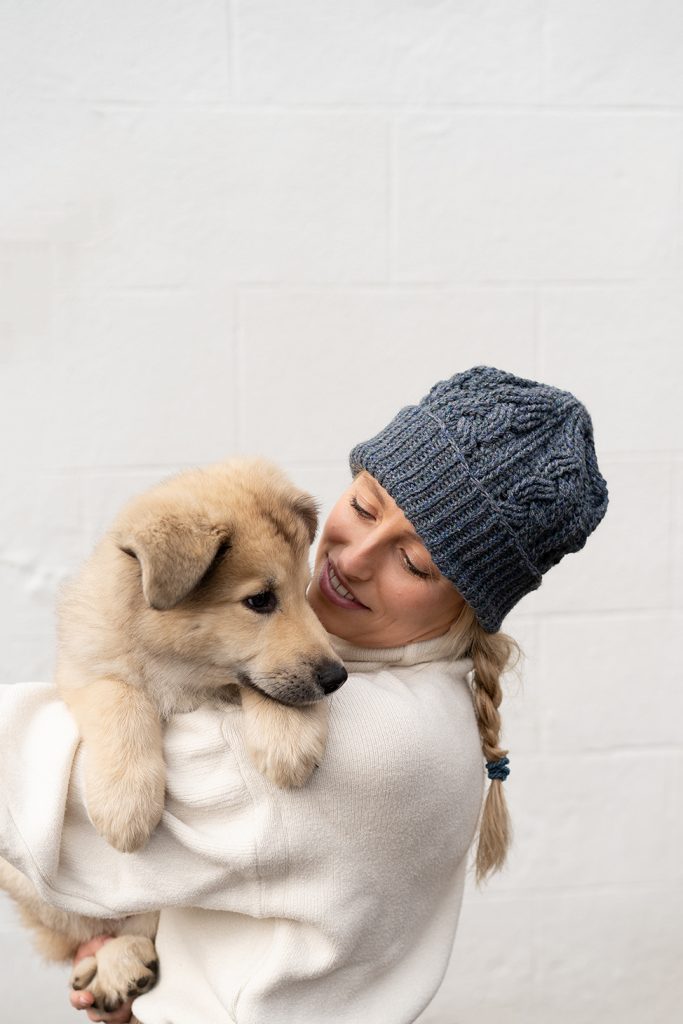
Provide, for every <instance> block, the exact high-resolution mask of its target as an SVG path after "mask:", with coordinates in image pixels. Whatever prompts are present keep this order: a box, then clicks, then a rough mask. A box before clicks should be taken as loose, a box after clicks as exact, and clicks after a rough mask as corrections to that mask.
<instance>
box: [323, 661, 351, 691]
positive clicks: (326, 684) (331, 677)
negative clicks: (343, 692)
mask: <svg viewBox="0 0 683 1024" xmlns="http://www.w3.org/2000/svg"><path fill="white" fill-rule="evenodd" d="M347 678H348V673H347V671H346V669H345V668H344V666H343V665H340V664H339V662H338V661H323V662H322V663H321V664H320V665H319V666H318V671H317V674H316V681H317V683H318V685H319V686H321V687H322V689H323V692H324V693H334V691H335V690H338V689H339V687H340V686H341V685H342V683H345V682H346V680H347Z"/></svg>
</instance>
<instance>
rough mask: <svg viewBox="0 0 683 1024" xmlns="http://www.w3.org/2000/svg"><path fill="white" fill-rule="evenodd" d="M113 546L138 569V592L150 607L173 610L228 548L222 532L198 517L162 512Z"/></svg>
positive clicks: (122, 537) (127, 531) (121, 534)
mask: <svg viewBox="0 0 683 1024" xmlns="http://www.w3.org/2000/svg"><path fill="white" fill-rule="evenodd" d="M117 543H118V546H119V548H120V549H121V551H123V552H125V554H127V555H133V556H134V557H135V558H137V560H138V561H139V563H140V566H141V568H142V592H143V594H144V596H145V600H146V601H147V604H148V605H149V606H150V608H155V609H156V610H157V611H166V610H168V609H169V608H173V607H175V605H177V604H178V603H179V602H180V601H182V599H183V598H184V597H187V595H188V594H189V593H190V591H191V590H194V588H195V587H196V586H197V584H198V583H199V581H200V580H201V579H202V578H203V577H204V576H205V575H206V574H207V572H208V571H209V569H210V568H211V567H212V564H213V563H214V561H216V560H217V559H218V558H219V557H220V556H221V555H222V554H223V553H224V552H225V550H226V549H227V548H228V547H229V546H230V544H229V539H228V536H227V534H226V533H221V532H220V531H218V530H216V529H213V528H211V527H210V526H209V525H208V523H206V522H202V521H201V520H200V519H199V518H184V517H183V516H180V515H178V514H174V513H168V512H164V513H162V514H159V515H157V516H155V517H152V518H149V519H147V520H145V521H144V522H141V523H139V524H137V525H135V526H132V527H129V528H128V529H127V530H122V531H121V532H120V533H119V535H118V537H117Z"/></svg>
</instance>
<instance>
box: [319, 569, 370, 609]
mask: <svg viewBox="0 0 683 1024" xmlns="http://www.w3.org/2000/svg"><path fill="white" fill-rule="evenodd" d="M340 576H341V573H340V571H339V569H337V567H336V566H335V565H334V563H333V562H332V560H331V559H330V558H329V557H328V558H326V559H325V561H324V562H323V564H322V568H321V569H320V573H319V579H320V590H321V591H322V594H323V596H324V597H326V598H327V600H328V601H331V602H332V604H336V605H338V606H339V607H340V608H358V609H361V610H363V611H370V609H369V608H368V606H367V605H366V604H363V602H362V601H359V600H358V598H357V597H356V595H355V594H354V593H353V591H352V590H351V589H350V588H349V587H348V586H346V583H345V582H344V583H342V581H341V579H340V578H339V577H340Z"/></svg>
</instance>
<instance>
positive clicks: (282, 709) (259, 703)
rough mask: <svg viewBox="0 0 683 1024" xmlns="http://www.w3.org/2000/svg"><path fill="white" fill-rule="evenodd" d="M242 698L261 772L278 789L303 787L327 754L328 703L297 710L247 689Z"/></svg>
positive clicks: (250, 744) (253, 756)
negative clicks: (278, 787)
mask: <svg viewBox="0 0 683 1024" xmlns="http://www.w3.org/2000/svg"><path fill="white" fill-rule="evenodd" d="M241 695H242V708H243V710H244V716H243V721H244V731H245V739H246V744H247V749H248V751H249V755H250V757H251V759H252V761H253V762H254V764H255V765H256V767H257V768H258V770H259V771H260V772H262V773H263V774H264V775H265V776H266V777H267V778H268V779H270V781H271V782H274V783H275V785H276V786H281V787H283V788H287V787H290V786H303V785H304V784H305V783H306V782H308V780H309V778H310V777H311V775H312V773H313V770H314V768H316V767H317V765H319V764H320V761H321V759H322V756H323V754H324V752H325V742H326V740H327V721H328V711H329V709H328V705H327V702H326V701H324V700H320V701H317V702H316V703H315V704H303V705H300V706H299V707H293V706H290V705H285V704H280V703H278V702H277V701H275V700H271V699H270V698H269V697H265V696H264V695H263V694H261V693H257V691H256V690H251V689H249V688H247V687H244V688H243V689H242V691H241Z"/></svg>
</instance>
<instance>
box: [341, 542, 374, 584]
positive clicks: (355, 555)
mask: <svg viewBox="0 0 683 1024" xmlns="http://www.w3.org/2000/svg"><path fill="white" fill-rule="evenodd" d="M377 550H378V549H377V545H376V544H374V543H373V542H372V540H371V539H370V538H368V537H366V538H364V539H363V540H361V541H355V542H353V541H352V542H350V543H348V544H345V545H344V547H343V548H342V549H341V551H340V552H339V553H338V555H337V559H336V562H337V566H338V568H339V569H340V570H341V573H342V575H343V576H346V578H347V579H348V580H349V581H351V580H352V579H354V580H368V579H370V577H371V576H372V575H373V572H374V571H375V564H376V561H377Z"/></svg>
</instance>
